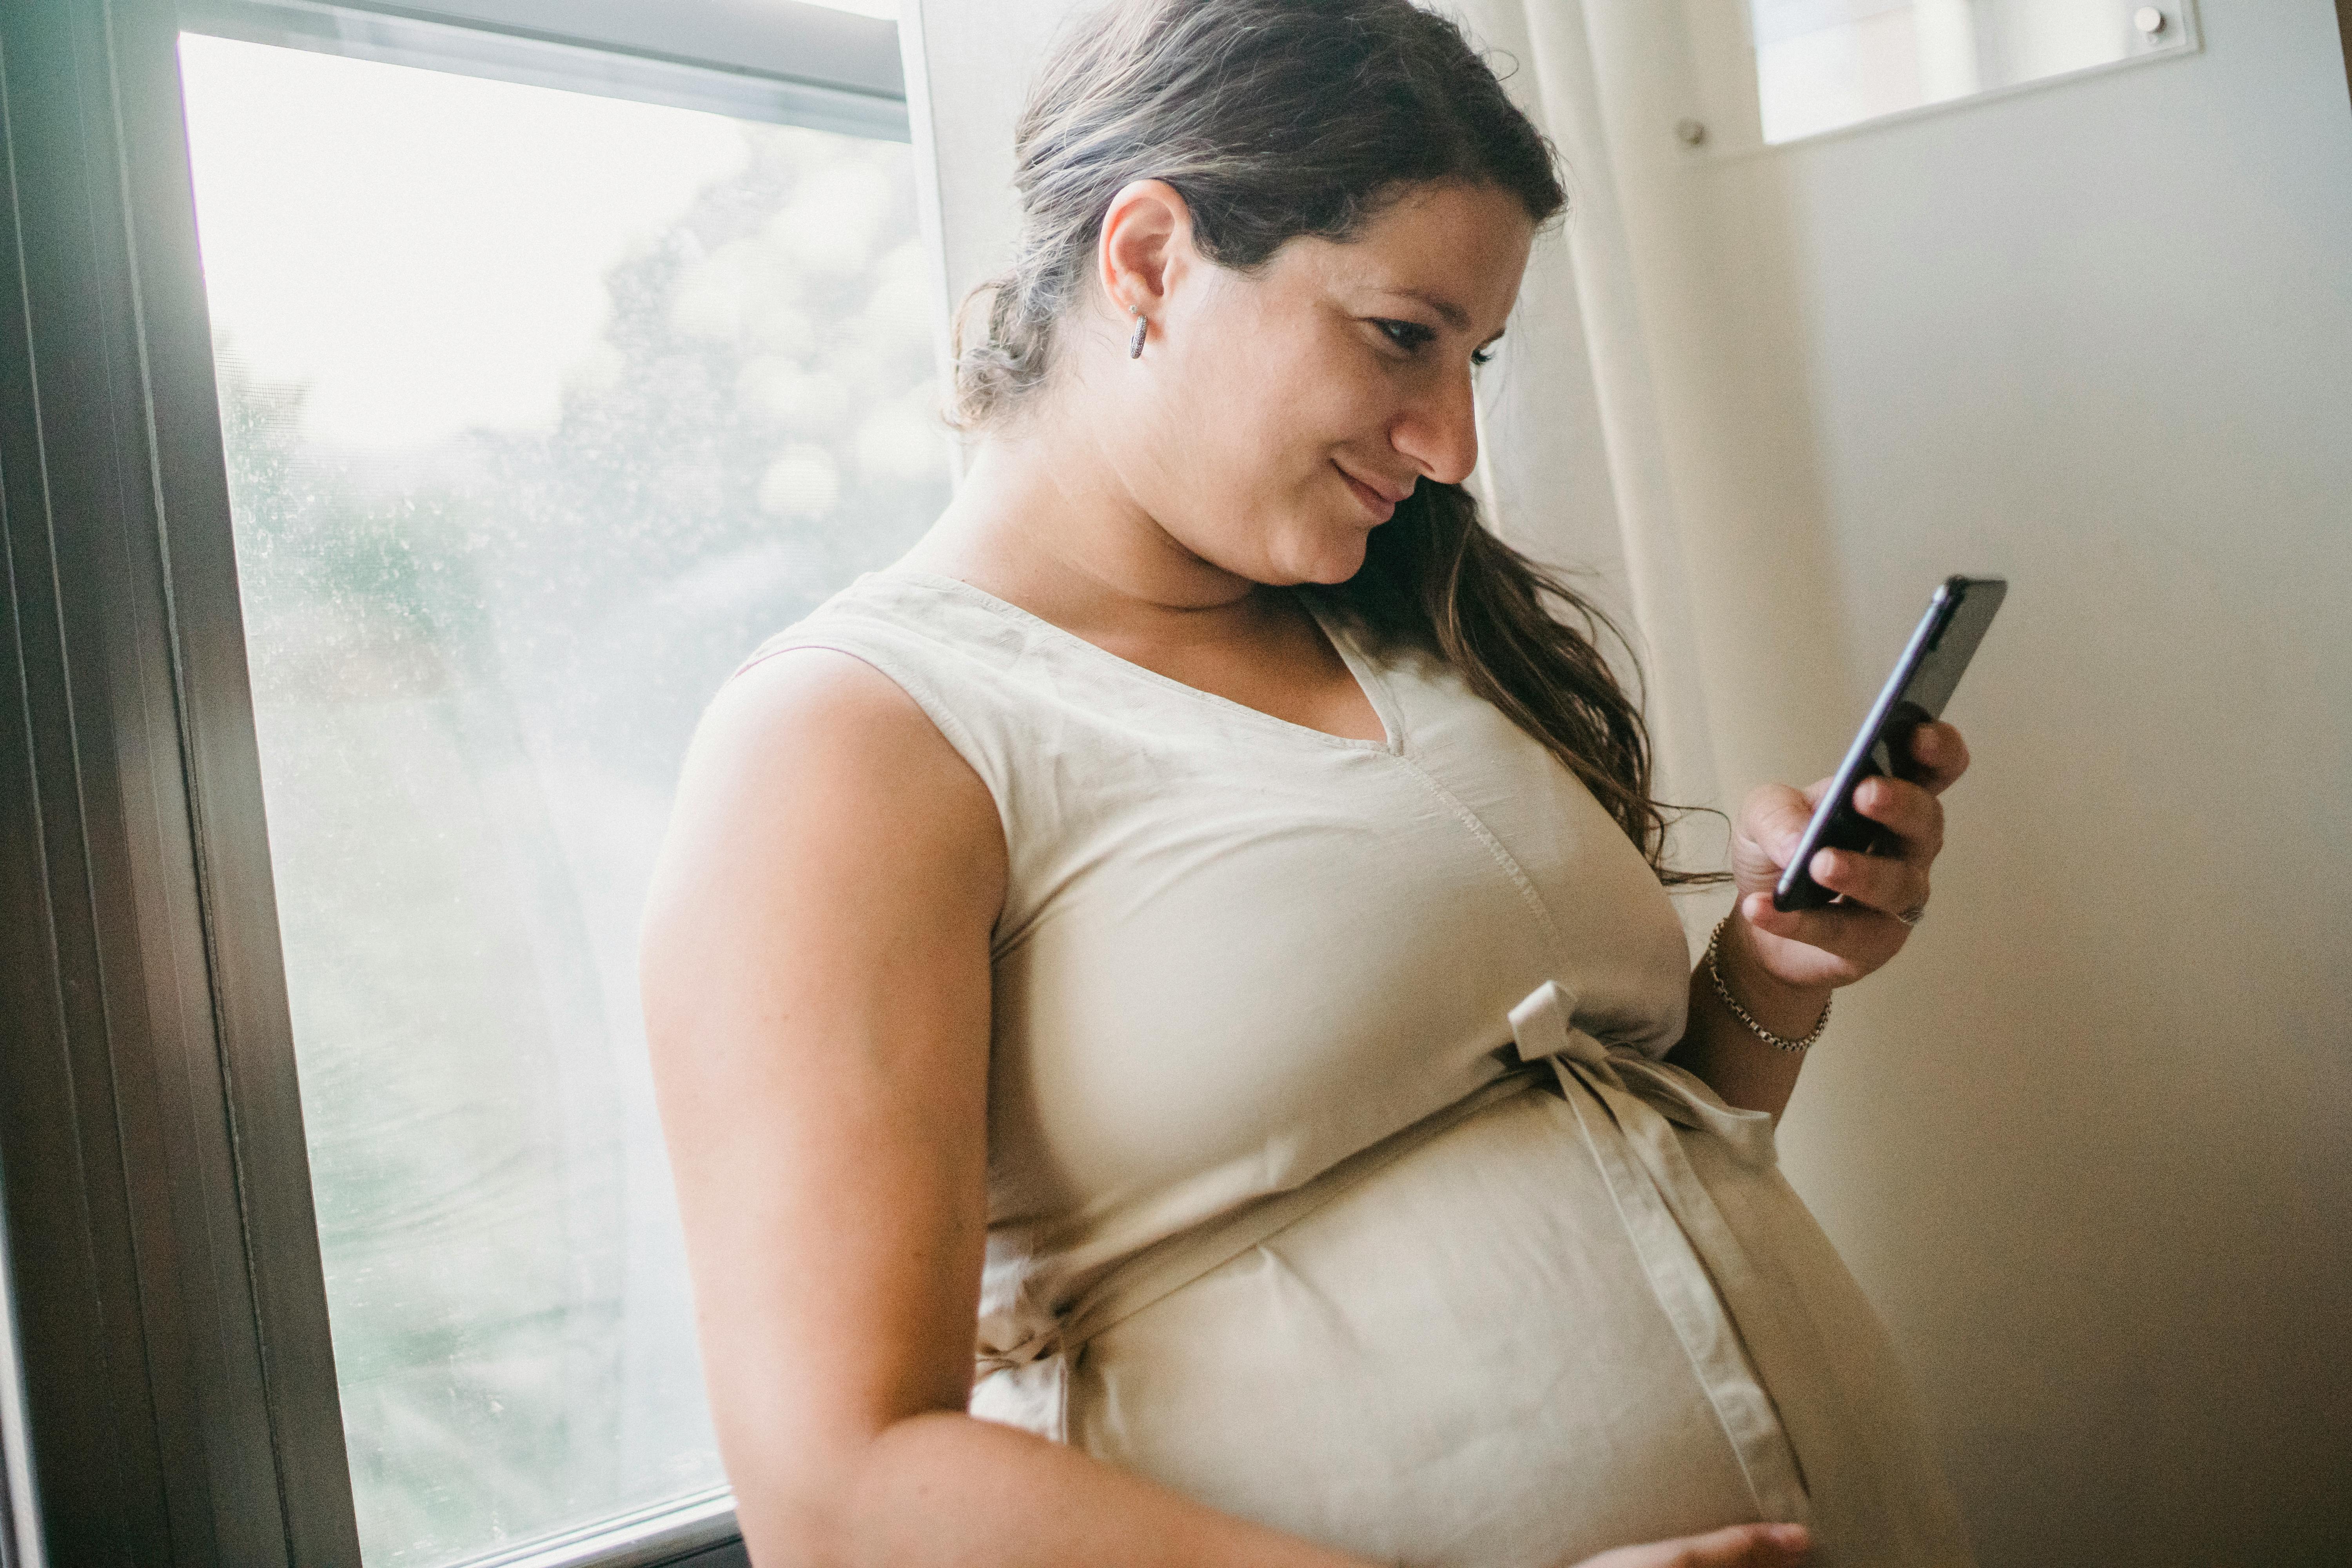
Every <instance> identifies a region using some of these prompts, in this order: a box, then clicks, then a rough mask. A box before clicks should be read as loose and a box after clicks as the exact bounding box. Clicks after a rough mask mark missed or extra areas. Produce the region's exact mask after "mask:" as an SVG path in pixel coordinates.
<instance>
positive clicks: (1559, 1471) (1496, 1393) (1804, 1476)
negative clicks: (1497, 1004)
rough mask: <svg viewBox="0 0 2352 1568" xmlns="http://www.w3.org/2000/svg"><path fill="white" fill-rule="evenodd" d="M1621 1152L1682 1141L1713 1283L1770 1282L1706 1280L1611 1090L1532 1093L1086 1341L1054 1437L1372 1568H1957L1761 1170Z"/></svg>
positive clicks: (1862, 1335) (1791, 1217) (1855, 1313)
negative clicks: (1775, 1565)
mask: <svg viewBox="0 0 2352 1568" xmlns="http://www.w3.org/2000/svg"><path fill="white" fill-rule="evenodd" d="M1621 1109H1622V1108H1621ZM1636 1133H1637V1135H1644V1134H1646V1135H1649V1136H1654V1137H1662V1138H1668V1139H1673V1140H1677V1141H1679V1147H1680V1148H1681V1151H1682V1155H1683V1160H1684V1164H1683V1166H1682V1168H1683V1169H1684V1170H1685V1172H1686V1173H1688V1174H1690V1175H1692V1176H1694V1177H1696V1181H1697V1184H1698V1185H1699V1186H1700V1187H1701V1188H1703V1189H1704V1191H1703V1192H1702V1193H1701V1194H1700V1196H1699V1197H1698V1199H1697V1201H1698V1202H1700V1203H1702V1204H1705V1205H1707V1213H1706V1220H1705V1224H1706V1226H1711V1227H1715V1231H1716V1234H1717V1236H1718V1240H1717V1243H1716V1246H1717V1253H1716V1254H1715V1255H1713V1256H1712V1257H1711V1261H1712V1263H1713V1265H1714V1268H1715V1269H1716V1270H1717V1271H1718V1272H1719V1271H1721V1270H1722V1269H1723V1268H1724V1255H1723V1254H1722V1252H1721V1250H1720V1249H1721V1248H1722V1247H1726V1246H1727V1247H1729V1249H1730V1255H1731V1256H1732V1257H1733V1258H1735V1259H1760V1260H1761V1266H1759V1267H1750V1266H1749V1265H1748V1263H1747V1262H1745V1261H1740V1262H1738V1263H1737V1265H1736V1268H1735V1271H1736V1272H1737V1274H1738V1279H1736V1280H1734V1281H1732V1282H1731V1288H1730V1289H1724V1287H1723V1284H1722V1282H1721V1281H1719V1280H1717V1279H1715V1278H1713V1277H1712V1275H1711V1273H1710V1270H1709V1268H1708V1267H1707V1265H1706V1264H1703V1263H1702V1262H1701V1261H1700V1258H1699V1255H1698V1254H1697V1253H1696V1252H1694V1251H1693V1250H1692V1249H1691V1247H1690V1244H1689V1242H1688V1241H1687V1240H1686V1239H1685V1237H1684V1234H1683V1230H1682V1226H1681V1224H1680V1222H1679V1221H1678V1220H1677V1218H1676V1217H1675V1215H1676V1213H1680V1214H1682V1217H1683V1218H1685V1219H1687V1218H1689V1217H1690V1216H1689V1215H1687V1213H1685V1212H1683V1211H1685V1210H1686V1208H1687V1205H1688V1203H1689V1202H1690V1199H1689V1198H1688V1196H1687V1195H1686V1194H1685V1196H1684V1197H1681V1198H1678V1199H1676V1200H1675V1205H1672V1206H1673V1208H1674V1209H1675V1213H1670V1212H1669V1205H1666V1204H1664V1203H1661V1202H1660V1201H1659V1199H1658V1198H1657V1197H1656V1196H1655V1195H1654V1189H1653V1190H1649V1191H1645V1192H1644V1193H1640V1194H1636V1193H1633V1192H1629V1191H1628V1190H1627V1186H1628V1181H1629V1173H1638V1171H1639V1168H1640V1163H1639V1162H1638V1161H1637V1160H1634V1159H1633V1158H1632V1157H1631V1156H1630V1155H1627V1154H1626V1153H1625V1152H1624V1151H1625V1150H1626V1149H1627V1147H1628V1146H1627V1144H1626V1142H1625V1140H1626V1134H1625V1132H1624V1131H1622V1130H1621V1129H1620V1128H1619V1127H1618V1125H1617V1123H1616V1121H1613V1120H1612V1117H1611V1114H1610V1112H1609V1110H1607V1109H1606V1108H1604V1107H1603V1106H1602V1104H1601V1101H1599V1100H1591V1101H1590V1102H1589V1103H1583V1104H1580V1105H1577V1106H1571V1105H1570V1103H1569V1102H1568V1101H1567V1100H1563V1099H1562V1098H1560V1097H1559V1096H1557V1095H1554V1094H1549V1093H1544V1092H1536V1091H1530V1092H1528V1093H1523V1094H1520V1095H1517V1096H1516V1097H1514V1098H1512V1099H1510V1100H1505V1101H1502V1102H1501V1103H1499V1104H1497V1105H1495V1106H1493V1107H1491V1108H1489V1109H1488V1110H1485V1111H1483V1112H1481V1113H1480V1114H1479V1115H1478V1116H1476V1117H1475V1119H1473V1120H1472V1121H1468V1122H1465V1123H1464V1124H1462V1125H1461V1126H1458V1127H1456V1128H1454V1129H1453V1130H1452V1131H1449V1132H1447V1133H1445V1134H1444V1135H1443V1136H1441V1137H1440V1138H1438V1139H1437V1140H1436V1141H1434V1142H1431V1143H1429V1144H1427V1145H1425V1146H1424V1147H1423V1148H1421V1149H1419V1150H1417V1151H1415V1152H1413V1153H1412V1155H1410V1156H1408V1157H1407V1158H1405V1159H1403V1160H1402V1161H1400V1162H1399V1163H1396V1164H1394V1165H1391V1166H1390V1167H1389V1168H1387V1169H1386V1170H1383V1171H1381V1172H1379V1173H1375V1174H1374V1175H1372V1176H1370V1177H1369V1178H1368V1179H1366V1180H1365V1181H1363V1182H1362V1183H1360V1184H1358V1185H1356V1186H1354V1187H1352V1188H1350V1189H1349V1190H1348V1191H1346V1192H1345V1193H1343V1194H1340V1195H1339V1197H1337V1198H1335V1199H1334V1200H1333V1201H1332V1202H1330V1203H1329V1204H1328V1205H1325V1206H1324V1207H1322V1208H1320V1209H1318V1210H1316V1211H1315V1212H1314V1213H1312V1214H1310V1215H1307V1217H1305V1218H1304V1219H1302V1220H1300V1221H1298V1222H1297V1223H1296V1224H1293V1225H1292V1226H1289V1227H1288V1228H1287V1229H1285V1230H1283V1231H1282V1232H1280V1233H1279V1234H1277V1235H1276V1236H1275V1237H1272V1238H1271V1239H1269V1240H1268V1241H1266V1242H1264V1243H1262V1244H1261V1245H1259V1246H1258V1247H1255V1248H1253V1249H1251V1250H1250V1251H1248V1252H1245V1253H1244V1254H1242V1255H1241V1256H1239V1257H1237V1258H1233V1259H1231V1260H1230V1261H1228V1262H1226V1263H1225V1264H1223V1265H1222V1266H1221V1267H1219V1268H1216V1269H1215V1270H1213V1272H1211V1273H1209V1274H1207V1275H1204V1276H1203V1277H1202V1278H1201V1279H1197V1280H1195V1281H1194V1282H1193V1283H1192V1284H1191V1285H1189V1286H1187V1287H1185V1288H1184V1289H1181V1290H1179V1291H1177V1292H1176V1293H1175V1294H1173V1295H1171V1296H1169V1297H1167V1298H1166V1299H1164V1300H1160V1301H1159V1302H1157V1303H1156V1304H1155V1305H1153V1306H1151V1307H1150V1308H1149V1309H1147V1310H1144V1311H1142V1312H1140V1313H1139V1314H1138V1315H1137V1316H1135V1317H1133V1318H1130V1319H1128V1320H1127V1321H1124V1322H1121V1323H1118V1324H1117V1325H1116V1326H1114V1327H1113V1328H1111V1329H1109V1330H1108V1331H1104V1332H1103V1333H1101V1334H1099V1335H1098V1336H1097V1337H1096V1338H1095V1339H1094V1340H1093V1341H1092V1342H1090V1343H1088V1344H1087V1347H1086V1349H1085V1351H1084V1352H1083V1354H1082V1355H1081V1357H1080V1358H1079V1360H1078V1362H1077V1364H1076V1368H1075V1369H1074V1373H1073V1380H1072V1383H1071V1386H1070V1390H1069V1407H1068V1409H1069V1436H1070V1440H1071V1441H1072V1442H1073V1443H1074V1444H1076V1445H1077V1446H1079V1447H1084V1448H1086V1449H1087V1450H1088V1451H1090V1452H1092V1453H1094V1454H1095V1455H1097V1457H1099V1458H1104V1459H1106V1460H1108V1461H1110V1462H1112V1463H1115V1464H1118V1465H1120V1466H1122V1467H1124V1468H1129V1469H1131V1470H1135V1471H1137V1472H1139V1473H1141V1474H1144V1475H1147V1476H1150V1477H1152V1478H1154V1479H1159V1480H1160V1481H1162V1482H1164V1483H1165V1484H1167V1485H1168V1486H1170V1487H1172V1488H1174V1489H1178V1490H1180V1491H1182V1492H1184V1493H1187V1494H1188V1495H1191V1496H1192V1497H1194V1498H1197V1499H1199V1500H1202V1501H1204V1502H1207V1503H1209V1504H1211V1505H1213V1506H1214V1507H1217V1508H1220V1509H1223V1510H1225V1511H1228V1512H1231V1513H1234V1514H1237V1515H1240V1516H1242V1517H1244V1518H1249V1519H1254V1520H1257V1521H1261V1522H1264V1523H1266V1524H1269V1525H1273V1526H1275V1527H1276V1528H1279V1529H1283V1530H1286V1531H1291V1532H1293V1533H1295V1534H1297V1535H1301V1536H1305V1537H1307V1538H1308V1539H1311V1540H1315V1541H1318V1542H1324V1543H1326V1544H1328V1545H1331V1546H1334V1547H1338V1548H1340V1549H1343V1550H1347V1551H1351V1552H1357V1553H1360V1554H1361V1555H1363V1556H1366V1557H1369V1558H1371V1559H1373V1560H1375V1561H1384V1562H1392V1563H1393V1562H1402V1563H1414V1564H1431V1565H1435V1564H1465V1565H1467V1564H1475V1565H1477V1568H1521V1565H1524V1568H1549V1565H1551V1564H1559V1563H1573V1562H1575V1561H1577V1560H1578V1559H1580V1558H1581V1557H1584V1556H1587V1555H1590V1554H1591V1553H1593V1552H1600V1551H1602V1550H1605V1549H1607V1548H1609V1547H1612V1546H1617V1545H1622V1544H1625V1543H1627V1542H1634V1541H1650V1540H1657V1539H1661V1538H1664V1537H1667V1536H1673V1535H1681V1534H1688V1533H1693V1532H1696V1531H1704V1530H1709V1529H1713V1528H1715V1527H1717V1526H1719V1525H1724V1524H1730V1523H1736V1522H1739V1521H1752V1520H1758V1519H1763V1518H1776V1519H1777V1518H1792V1517H1793V1518H1803V1519H1805V1520H1807V1521H1808V1522H1811V1524H1812V1525H1813V1527H1814V1529H1815V1531H1816V1534H1817V1537H1819V1538H1820V1540H1819V1545H1820V1551H1819V1552H1818V1554H1817V1557H1816V1562H1817V1563H1818V1564H1820V1568H1841V1565H1855V1568H1858V1565H1859V1564H1863V1563H1870V1564H1873V1565H1874V1568H1875V1565H1887V1568H1894V1565H1901V1564H1913V1563H1916V1564H1949V1563H1965V1562H1966V1561H1967V1552H1966V1549H1965V1546H1964V1544H1963V1543H1962V1540H1961V1537H1960V1534H1959V1531H1958V1522H1957V1519H1956V1516H1955V1515H1954V1514H1953V1511H1952V1510H1951V1506H1950V1503H1949V1500H1948V1497H1947V1495H1946V1493H1945V1491H1944V1489H1943V1486H1942V1482H1941V1479H1940V1478H1939V1477H1938V1476H1937V1473H1936V1469H1935V1466H1934V1463H1933V1460H1932V1458H1930V1457H1929V1455H1928V1453H1927V1448H1926V1447H1925V1445H1924V1443H1923V1442H1922V1441H1920V1439H1919V1435H1918V1432H1917V1429H1916V1422H1915V1421H1914V1420H1913V1419H1912V1417H1911V1415H1910V1411H1909V1408H1908V1405H1907V1402H1906V1400H1905V1399H1904V1397H1903V1394H1902V1390H1901V1386H1900V1378H1899V1373H1897V1372H1896V1370H1895V1365H1894V1363H1893V1360H1892V1355H1891V1352H1889V1351H1888V1350H1887V1349H1886V1347H1885V1340H1884V1335H1883V1332H1882V1331H1880V1330H1879V1329H1878V1327H1877V1324H1876V1321H1875V1320H1874V1318H1873V1317H1872V1316H1871V1314H1870V1311H1869V1309H1868V1307H1867V1305H1866V1304H1864V1302H1863V1301H1862V1300H1861V1298H1860V1295H1859V1293H1858V1292H1857V1291H1855V1289H1853V1284H1852V1282H1851V1280H1850V1279H1848V1278H1847V1276H1846V1275H1845V1272H1844V1269H1843V1266H1842V1265H1841V1264H1839V1262H1838V1260H1837V1258H1836V1257H1835V1255H1834V1254H1833V1253H1832V1252H1831V1250H1830V1248H1829V1247H1828V1244H1827V1242H1826V1241H1825V1240H1824V1239H1822V1237H1821V1235H1820V1232H1819V1230H1818V1228H1817V1227H1815V1226H1813V1225H1812V1222H1811V1217H1810V1216H1809V1215H1806V1214H1805V1213H1804V1210H1803V1208H1802V1206H1801V1205H1799V1204H1798V1203H1797V1200H1796V1199H1795V1196H1794V1194H1791V1193H1790V1192H1789V1190H1788V1188H1787V1186H1786V1184H1784V1183H1783V1182H1782V1181H1781V1179H1780V1176H1779V1174H1778V1173H1777V1171H1774V1170H1772V1169H1771V1168H1770V1167H1769V1165H1768V1166H1766V1167H1764V1168H1762V1169H1761V1170H1753V1169H1748V1168H1745V1167H1741V1166H1739V1165H1738V1164H1736V1163H1734V1162H1731V1161H1729V1160H1728V1159H1727V1158H1726V1157H1725V1156H1724V1155H1723V1153H1722V1152H1721V1150H1720V1148H1719V1147H1718V1146H1716V1145H1714V1143H1713V1142H1712V1140H1710V1139H1709V1138H1708V1137H1707V1135H1706V1134H1704V1133H1701V1132H1696V1131H1690V1130H1688V1129H1684V1128H1673V1127H1670V1126H1669V1125H1668V1124H1667V1123H1665V1122H1664V1121H1663V1119H1660V1120H1659V1121H1658V1122H1657V1124H1656V1126H1655V1127H1654V1128H1647V1129H1637V1130H1636ZM1635 1197H1643V1198H1645V1199H1646V1202H1645V1203H1643V1202H1633V1203H1629V1199H1633V1198H1635ZM1714 1199H1720V1200H1721V1201H1720V1203H1719V1204H1717V1203H1715V1202H1714V1201H1713V1200H1714ZM1662 1226H1663V1227H1664V1229H1663V1230H1662V1228H1661V1227H1662ZM1721 1237H1728V1238H1729V1239H1728V1241H1725V1240H1722V1239H1720V1238H1721ZM1677 1249H1678V1250H1677ZM1677 1268H1678V1269H1680V1270H1681V1273H1680V1274H1679V1275H1678V1274H1676V1272H1675V1270H1676V1269H1677ZM1662 1269H1664V1273H1663V1274H1662V1272H1661V1270H1662ZM1743 1295H1745V1296H1746V1297H1747V1298H1748V1300H1741V1299H1740V1298H1741V1297H1742V1296H1743ZM1743 1314H1746V1315H1748V1316H1752V1317H1754V1318H1756V1319H1757V1320H1758V1321H1759V1322H1760V1321H1761V1320H1762V1319H1763V1318H1764V1317H1767V1316H1769V1318H1770V1319H1771V1321H1772V1324H1773V1327H1772V1330H1771V1331H1770V1333H1769V1335H1768V1336H1767V1337H1766V1339H1764V1340H1762V1341H1758V1342H1756V1343H1758V1344H1761V1345H1762V1346H1763V1347H1764V1348H1763V1349H1761V1350H1755V1349H1752V1348H1751V1342H1750V1340H1749V1337H1748V1335H1746V1334H1744V1333H1743V1332H1742V1331H1741V1327H1742V1318H1743ZM1749 1326H1755V1325H1753V1324H1751V1325H1749ZM1792 1346H1793V1347H1795V1352H1798V1353H1792V1352H1791V1349H1790V1347H1792ZM1832 1347H1834V1348H1832ZM1759 1363H1761V1364H1760V1370H1759ZM1791 1383H1798V1384H1801V1385H1802V1386H1801V1387H1790V1386H1787V1385H1788V1384H1791ZM1791 1395H1794V1396H1796V1404H1797V1405H1798V1406H1801V1416H1799V1417H1798V1418H1797V1419H1795V1420H1794V1421H1793V1423H1792V1424H1793V1425H1794V1426H1796V1427H1797V1428H1798V1429H1799V1431H1800V1432H1801V1436H1802V1437H1803V1439H1804V1441H1803V1443H1802V1444H1801V1445H1800V1444H1799V1443H1797V1442H1795V1441H1793V1440H1792V1439H1791V1437H1790V1424H1784V1422H1783V1418H1782V1415H1783V1411H1784V1409H1790V1408H1791V1405H1790V1396H1791ZM1791 1413H1792V1415H1795V1414H1796V1412H1795V1411H1794V1410H1792V1412H1791ZM1800 1450H1802V1451H1800Z"/></svg>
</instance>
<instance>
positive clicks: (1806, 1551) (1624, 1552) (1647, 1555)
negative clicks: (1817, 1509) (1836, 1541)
mask: <svg viewBox="0 0 2352 1568" xmlns="http://www.w3.org/2000/svg"><path fill="white" fill-rule="evenodd" d="M1812 1545H1813V1541H1812V1535H1811V1532H1810V1531H1807V1530H1806V1529H1805V1527H1804V1526H1803V1525H1801V1524H1735V1525H1733V1526H1732V1527H1731V1528H1730V1529H1728V1530H1717V1531H1712V1532H1710V1533H1708V1534H1706V1535H1691V1536H1685V1537H1684V1538H1683V1539H1681V1540H1679V1541H1653V1542H1646V1543H1644V1544H1643V1545H1640V1546H1621V1547H1619V1548H1618V1549H1617V1550H1616V1551H1614V1552H1602V1553H1601V1555H1600V1556H1598V1557H1589V1558H1587V1559H1585V1561H1584V1562H1583V1563H1581V1564H1580V1568H1798V1565H1799V1564H1801V1563H1803V1562H1804V1561H1805V1560H1806V1559H1807V1558H1809V1557H1811V1555H1812Z"/></svg>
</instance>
